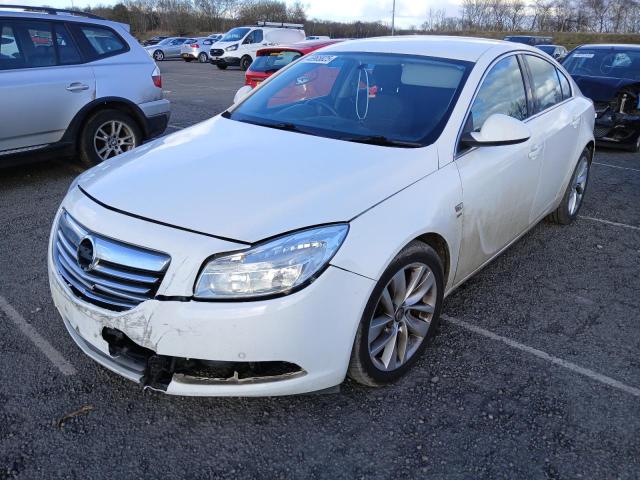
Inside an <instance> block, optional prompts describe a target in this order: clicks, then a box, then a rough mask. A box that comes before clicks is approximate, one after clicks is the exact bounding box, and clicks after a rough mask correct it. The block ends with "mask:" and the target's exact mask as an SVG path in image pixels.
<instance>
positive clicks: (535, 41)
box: [504, 35, 553, 47]
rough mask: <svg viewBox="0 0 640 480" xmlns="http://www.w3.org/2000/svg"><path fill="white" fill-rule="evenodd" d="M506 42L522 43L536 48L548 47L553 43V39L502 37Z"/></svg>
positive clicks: (520, 36) (522, 36)
mask: <svg viewBox="0 0 640 480" xmlns="http://www.w3.org/2000/svg"><path fill="white" fill-rule="evenodd" d="M504 40H506V41H507V42H515V43H524V44H525V45H531V46H532V47H536V46H538V45H549V44H552V43H553V37H542V36H539V35H508V36H506V37H504Z"/></svg>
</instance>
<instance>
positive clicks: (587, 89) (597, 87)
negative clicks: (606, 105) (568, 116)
mask: <svg viewBox="0 0 640 480" xmlns="http://www.w3.org/2000/svg"><path fill="white" fill-rule="evenodd" d="M572 76H573V79H574V80H575V82H576V84H577V85H578V87H580V90H581V91H582V94H583V95H584V96H585V97H588V98H590V99H591V100H593V101H594V102H608V101H609V100H612V99H613V98H614V97H615V96H616V94H617V93H618V92H619V90H620V89H621V88H623V87H626V86H628V85H633V84H637V83H638V80H631V79H628V78H611V77H590V76H586V75H572Z"/></svg>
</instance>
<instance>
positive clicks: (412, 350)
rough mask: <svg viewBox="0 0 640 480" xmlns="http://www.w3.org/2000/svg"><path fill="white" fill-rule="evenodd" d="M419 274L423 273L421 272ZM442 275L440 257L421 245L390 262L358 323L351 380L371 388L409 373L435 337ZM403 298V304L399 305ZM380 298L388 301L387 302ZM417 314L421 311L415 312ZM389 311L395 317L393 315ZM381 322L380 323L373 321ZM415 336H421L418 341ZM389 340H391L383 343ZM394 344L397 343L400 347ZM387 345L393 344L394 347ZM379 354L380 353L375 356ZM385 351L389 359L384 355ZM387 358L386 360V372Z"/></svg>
mask: <svg viewBox="0 0 640 480" xmlns="http://www.w3.org/2000/svg"><path fill="white" fill-rule="evenodd" d="M424 267H427V270H424ZM420 268H422V269H423V270H419V269H420ZM443 272H444V268H443V265H442V260H441V259H440V257H439V256H438V254H437V253H436V252H435V250H434V249H433V248H431V247H430V246H428V245H426V244H424V243H422V242H418V241H414V242H412V243H410V244H409V245H408V246H407V247H405V248H404V250H402V251H401V252H400V253H399V254H398V255H397V256H396V257H395V258H394V259H393V261H392V262H391V264H390V265H389V266H388V267H387V269H386V270H385V271H384V273H383V274H382V276H381V277H380V280H379V281H378V283H377V284H376V286H375V288H374V289H373V292H372V293H371V297H370V298H369V301H368V302H367V305H366V307H365V309H364V313H363V314H362V318H361V319H360V324H359V325H358V331H357V333H356V338H355V341H354V344H353V350H352V351H351V359H350V361H349V368H348V371H347V374H348V375H349V377H351V379H353V380H355V381H356V382H358V383H360V384H362V385H366V386H370V387H380V386H384V385H388V384H390V383H393V382H394V381H396V380H398V379H399V378H400V377H402V376H403V375H404V374H405V373H407V371H408V370H409V369H410V368H411V366H412V365H413V363H414V362H415V361H416V360H417V359H418V358H420V356H421V355H422V353H423V352H424V350H425V348H426V347H427V343H428V342H429V340H430V338H432V337H433V336H434V335H435V332H436V330H437V328H438V323H439V321H440V310H441V308H442V299H443V293H444V274H443ZM420 275H425V276H424V280H420V279H421V278H423V277H421V276H420ZM402 278H404V279H405V282H406V285H405V290H404V292H405V293H404V294H403V293H402V292H403V290H402V287H401V285H402V281H401V280H399V281H398V282H396V279H402ZM412 279H416V280H417V286H416V287H415V288H414V289H410V288H409V287H410V286H411V284H412V283H413V282H412ZM396 285H400V287H397V286H396ZM429 285H431V287H429ZM425 289H427V290H425ZM423 290H424V293H423ZM385 291H386V292H387V293H388V294H389V295H386V294H385ZM406 292H409V293H406ZM411 292H414V294H411ZM405 295H407V298H406V299H405V300H404V301H401V300H402V298H403V297H404V296H405ZM383 297H385V298H387V299H388V301H386V302H385V301H384V300H383ZM416 298H417V300H415V299H416ZM418 308H422V309H423V310H422V311H417V310H414V309H418ZM405 309H406V310H405ZM426 309H430V311H426ZM391 311H394V312H395V313H393V314H392V313H391ZM410 312H413V313H410ZM387 317H388V318H387ZM425 317H426V318H425ZM380 319H382V322H380V321H376V320H380ZM381 325H384V326H383V327H381ZM409 325H411V327H409ZM418 331H419V333H420V335H416V332H418ZM393 332H395V338H394V333H393ZM403 332H404V333H403ZM389 338H391V339H392V340H391V341H386V339H389ZM403 338H404V340H403ZM395 339H399V340H398V342H399V343H396V340H395ZM391 342H392V343H394V345H393V346H391ZM402 344H404V352H405V353H404V355H403V357H404V358H403V359H401V358H400V356H401V352H402V351H403V347H402ZM381 345H386V346H385V347H381ZM387 346H388V347H387ZM379 348H382V350H379V351H378V352H376V350H378V349H379ZM388 348H389V349H390V355H387V349H388ZM378 356H380V358H377V357H378ZM385 356H386V358H388V359H389V361H388V365H387V366H386V368H385V365H384V362H385Z"/></svg>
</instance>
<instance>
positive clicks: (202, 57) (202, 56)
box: [198, 52, 209, 63]
mask: <svg viewBox="0 0 640 480" xmlns="http://www.w3.org/2000/svg"><path fill="white" fill-rule="evenodd" d="M198 61H199V62H200V63H207V62H208V61H209V57H208V56H207V54H206V53H204V52H202V53H201V54H200V55H198Z"/></svg>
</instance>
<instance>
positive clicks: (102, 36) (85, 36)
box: [74, 25, 129, 60]
mask: <svg viewBox="0 0 640 480" xmlns="http://www.w3.org/2000/svg"><path fill="white" fill-rule="evenodd" d="M74 27H75V26H74ZM76 28H77V32H78V35H79V37H80V40H81V41H82V42H83V44H84V45H83V46H84V48H85V49H86V50H87V56H88V57H90V58H91V59H92V60H95V59H98V58H103V57H109V56H111V55H116V54H118V53H123V52H126V51H127V50H128V49H129V47H128V46H127V44H126V43H124V41H123V40H122V39H121V38H120V37H119V36H118V35H116V33H115V32H114V31H113V30H111V29H109V28H104V27H98V26H95V25H78V26H77V27H76Z"/></svg>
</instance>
